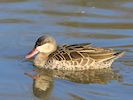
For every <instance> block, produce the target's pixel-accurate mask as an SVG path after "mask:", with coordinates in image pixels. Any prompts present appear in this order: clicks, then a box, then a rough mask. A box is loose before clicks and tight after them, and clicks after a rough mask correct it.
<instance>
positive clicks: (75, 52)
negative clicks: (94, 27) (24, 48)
mask: <svg viewBox="0 0 133 100" xmlns="http://www.w3.org/2000/svg"><path fill="white" fill-rule="evenodd" d="M120 54H121V52H115V51H113V50H110V49H103V48H95V47H91V45H90V44H89V43H83V44H74V45H63V46H60V47H58V48H57V50H56V51H55V52H53V53H52V54H50V55H49V59H48V61H47V63H46V64H45V66H44V67H45V68H49V69H58V70H86V69H101V68H107V67H110V65H111V64H112V62H113V61H114V59H115V58H117V57H118V56H119V55H120Z"/></svg>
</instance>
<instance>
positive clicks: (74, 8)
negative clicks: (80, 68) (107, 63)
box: [0, 0, 133, 100]
mask: <svg viewBox="0 0 133 100" xmlns="http://www.w3.org/2000/svg"><path fill="white" fill-rule="evenodd" d="M0 12H1V14H0V38H1V39H0V45H1V46H0V51H1V52H0V64H1V70H0V79H1V81H0V99H1V100H39V99H45V100H46V99H49V100H53V99H54V100H125V99H127V100H132V94H133V91H132V90H133V87H132V86H133V77H132V76H133V73H132V72H133V13H132V12H133V1H132V0H115V1H114V0H108V1H107V0H0ZM43 34H50V35H52V36H53V37H55V39H56V40H57V43H58V44H73V43H83V42H88V43H92V45H94V46H98V47H109V48H115V49H119V50H125V51H127V52H126V54H125V55H124V56H123V57H122V58H120V59H118V60H117V61H115V62H114V63H113V65H112V72H111V73H116V74H111V75H107V73H105V74H104V75H103V76H102V80H99V81H98V82H97V81H93V79H95V78H96V79H101V77H100V78H97V77H98V76H97V75H96V76H95V74H92V75H93V76H91V77H90V76H87V77H90V78H92V80H91V82H90V80H89V82H88V81H87V83H84V82H79V80H80V78H79V79H78V80H75V78H74V77H73V79H70V77H69V78H68V77H67V78H65V79H61V78H54V79H51V80H52V81H50V82H51V86H50V87H51V88H50V89H49V90H48V91H47V92H45V93H44V96H41V97H40V98H38V97H37V96H36V95H34V93H33V88H32V84H33V80H32V79H31V78H29V77H27V76H25V75H24V72H30V71H32V70H33V69H34V67H33V66H32V62H28V61H25V60H24V56H25V54H26V53H27V52H28V51H29V50H30V49H31V48H33V45H34V42H35V40H36V38H38V37H39V36H40V35H43ZM92 73H95V72H92ZM58 75H59V73H58ZM85 75H87V74H85ZM98 75H101V74H98ZM105 75H107V77H105ZM117 75H118V76H117ZM67 76H68V75H67ZM94 76H95V77H94ZM110 76H113V77H110ZM47 77H49V76H47ZM100 82H102V84H101V83H100ZM48 83H49V81H48ZM44 84H45V83H44ZM45 97H46V98H45Z"/></svg>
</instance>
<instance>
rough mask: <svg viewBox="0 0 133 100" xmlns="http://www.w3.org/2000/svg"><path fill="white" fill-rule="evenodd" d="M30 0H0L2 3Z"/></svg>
mask: <svg viewBox="0 0 133 100" xmlns="http://www.w3.org/2000/svg"><path fill="white" fill-rule="evenodd" d="M25 1H28V0H19V1H18V0H0V3H14V2H25Z"/></svg>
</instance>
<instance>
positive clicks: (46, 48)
mask: <svg viewBox="0 0 133 100" xmlns="http://www.w3.org/2000/svg"><path fill="white" fill-rule="evenodd" d="M53 49H54V46H53V45H52V44H51V43H46V44H44V45H42V46H38V47H37V50H38V51H40V52H44V53H49V52H52V51H53Z"/></svg>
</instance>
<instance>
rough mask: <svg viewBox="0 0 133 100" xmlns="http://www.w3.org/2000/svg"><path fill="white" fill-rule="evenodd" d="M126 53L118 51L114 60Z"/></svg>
mask: <svg viewBox="0 0 133 100" xmlns="http://www.w3.org/2000/svg"><path fill="white" fill-rule="evenodd" d="M124 53H125V51H116V52H115V53H114V59H117V58H120V57H122V56H123V55H124Z"/></svg>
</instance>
